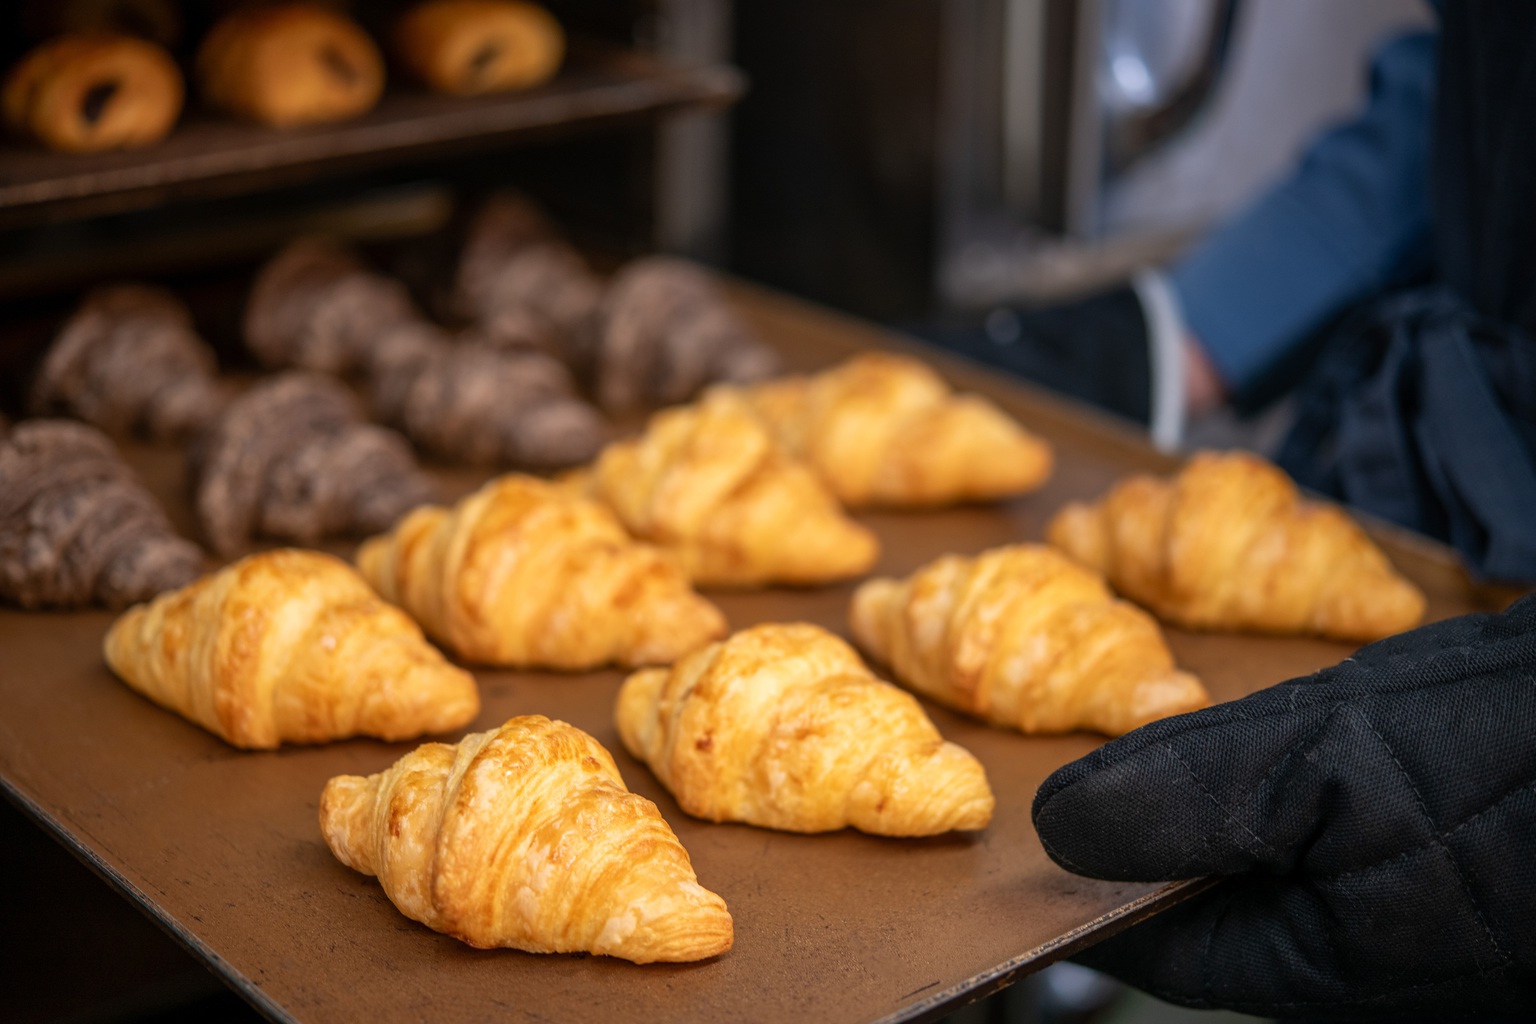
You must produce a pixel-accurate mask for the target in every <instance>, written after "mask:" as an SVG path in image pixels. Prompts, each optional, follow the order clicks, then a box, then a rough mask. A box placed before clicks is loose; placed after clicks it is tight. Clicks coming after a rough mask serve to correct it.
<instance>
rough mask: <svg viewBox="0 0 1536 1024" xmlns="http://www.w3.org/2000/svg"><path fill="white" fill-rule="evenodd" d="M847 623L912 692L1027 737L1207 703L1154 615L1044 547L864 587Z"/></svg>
mask: <svg viewBox="0 0 1536 1024" xmlns="http://www.w3.org/2000/svg"><path fill="white" fill-rule="evenodd" d="M848 617H849V625H850V628H851V629H852V631H853V635H854V638H855V639H856V640H857V642H858V644H859V646H860V647H862V648H863V649H864V650H866V651H868V652H869V653H870V654H872V655H873V656H874V657H876V658H878V659H879V660H881V661H883V662H884V663H886V664H887V665H889V666H891V669H892V670H893V671H894V672H895V674H896V678H898V679H900V680H901V681H902V682H904V683H906V684H907V685H908V686H911V687H912V688H913V689H915V690H917V691H919V692H921V693H923V694H925V695H926V696H929V697H932V698H933V699H934V700H937V701H939V702H940V703H941V704H945V705H948V706H949V707H952V708H955V709H957V710H960V711H963V712H966V713H967V714H971V715H974V716H976V717H978V718H981V719H984V720H986V721H988V722H991V723H992V724H994V725H1001V726H1006V727H1010V728H1015V729H1018V730H1020V731H1021V732H1026V733H1057V732H1070V731H1073V730H1076V729H1092V730H1094V731H1097V732H1102V733H1105V734H1107V735H1111V736H1117V735H1120V734H1122V733H1126V732H1129V731H1131V730H1132V729H1135V728H1137V727H1139V726H1142V725H1145V724H1146V723H1148V722H1150V721H1153V720H1155V719H1158V718H1164V717H1167V716H1169V715H1175V714H1181V713H1183V712H1186V711H1194V710H1196V709H1198V708H1202V707H1205V706H1206V705H1207V704H1209V703H1210V695H1209V694H1208V693H1207V692H1206V690H1205V687H1203V686H1202V685H1201V684H1200V681H1199V680H1198V679H1196V678H1195V677H1194V676H1192V675H1190V674H1189V673H1187V672H1181V671H1179V670H1178V669H1176V668H1175V667H1174V664H1173V656H1172V654H1171V653H1170V652H1169V650H1168V645H1167V643H1166V642H1165V641H1164V640H1163V636H1162V633H1161V631H1160V630H1159V629H1158V627H1157V623H1156V622H1155V621H1154V620H1153V619H1152V617H1151V616H1149V615H1147V614H1146V613H1145V612H1143V611H1142V610H1141V609H1139V608H1137V607H1135V606H1134V605H1131V604H1129V603H1127V602H1125V601H1120V600H1116V599H1115V598H1114V596H1113V595H1112V594H1111V593H1110V592H1109V588H1108V587H1107V586H1105V584H1104V582H1103V580H1102V579H1100V578H1099V576H1098V575H1097V574H1096V573H1094V572H1093V571H1091V570H1089V569H1085V568H1083V567H1082V566H1079V565H1077V564H1075V563H1073V562H1072V561H1071V560H1070V559H1068V558H1067V557H1066V556H1065V555H1062V554H1060V553H1059V552H1057V551H1054V550H1052V549H1051V548H1048V547H1045V546H1043V545H1038V544H1020V545H1011V546H1008V547H1002V548H995V549H993V550H991V551H986V552H983V553H982V554H980V555H977V556H976V557H974V558H966V557H963V556H959V555H946V556H944V557H943V558H939V559H937V560H935V561H933V562H930V563H929V564H928V565H926V566H924V567H923V568H921V569H919V570H918V571H917V572H916V573H914V574H913V575H912V576H910V577H908V578H907V579H904V580H894V579H873V580H869V581H867V582H866V583H864V584H863V585H862V586H860V587H859V589H858V590H857V591H855V593H854V595H853V602H852V604H851V606H850V608H849V616H848Z"/></svg>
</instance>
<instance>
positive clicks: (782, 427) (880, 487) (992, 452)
mask: <svg viewBox="0 0 1536 1024" xmlns="http://www.w3.org/2000/svg"><path fill="white" fill-rule="evenodd" d="M745 392H746V395H747V398H748V401H750V402H751V404H752V406H753V408H754V409H756V410H757V412H758V413H759V414H760V415H762V416H763V418H764V419H766V420H767V421H768V423H769V424H770V425H771V426H772V427H773V430H774V433H775V434H777V435H778V438H779V441H780V443H782V444H783V445H784V447H785V448H786V449H787V450H788V451H789V453H790V454H791V455H793V456H795V457H796V458H799V459H803V460H804V461H805V462H806V463H807V464H809V465H810V467H811V468H812V469H814V470H816V472H817V473H818V474H819V475H820V476H821V478H822V480H823V481H825V482H826V484H827V486H828V487H830V488H831V489H832V493H834V494H836V495H837V497H838V500H840V501H841V502H842V503H843V504H845V505H847V506H849V507H852V508H857V507H861V506H867V505H884V506H893V507H912V506H931V505H949V504H954V503H956V502H961V501H986V500H990V499H995V498H1006V497H1011V496H1013V495H1016V494H1023V493H1026V492H1028V491H1032V490H1034V489H1036V488H1037V487H1039V486H1040V485H1042V484H1043V483H1045V481H1046V478H1047V477H1049V476H1050V475H1051V449H1050V446H1049V445H1047V444H1046V443H1045V442H1044V441H1042V440H1040V439H1039V438H1038V437H1035V436H1034V435H1033V434H1031V433H1029V432H1028V431H1027V430H1025V429H1024V428H1023V427H1021V426H1019V424H1018V423H1016V422H1015V421H1014V420H1013V419H1012V418H1010V417H1009V416H1008V415H1007V414H1005V413H1004V412H1003V411H1002V410H1000V409H998V408H997V406H995V405H993V404H992V403H991V402H989V401H987V400H986V399H985V398H982V397H980V396H979V395H957V394H955V393H954V392H953V391H952V390H951V389H950V387H949V385H948V384H946V383H945V382H944V379H943V378H942V377H940V376H939V375H938V374H937V373H935V372H934V371H933V370H932V369H930V368H929V367H928V366H926V365H925V364H923V363H922V362H920V361H918V360H916V359H912V358H910V357H907V356H899V355H895V354H894V353H888V352H865V353H862V354H860V355H857V356H854V357H853V358H852V359H849V360H847V361H846V362H843V363H842V364H840V365H838V366H835V367H833V368H832V369H830V370H826V371H824V372H822V373H818V374H815V375H814V376H810V377H788V378H784V379H782V380H774V381H768V382H766V383H763V384H758V385H755V386H753V387H750V388H747V389H745Z"/></svg>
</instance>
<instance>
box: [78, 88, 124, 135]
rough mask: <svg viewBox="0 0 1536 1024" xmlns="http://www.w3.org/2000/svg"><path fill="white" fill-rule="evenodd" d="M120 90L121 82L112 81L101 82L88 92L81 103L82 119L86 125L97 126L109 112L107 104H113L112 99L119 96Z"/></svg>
mask: <svg viewBox="0 0 1536 1024" xmlns="http://www.w3.org/2000/svg"><path fill="white" fill-rule="evenodd" d="M120 88H122V83H121V82H118V81H111V82H101V83H99V84H97V85H93V86H91V87H90V88H89V89H87V90H86V93H85V97H84V98H83V99H82V100H81V101H80V117H81V118H82V119H83V120H84V121H85V123H86V124H95V123H96V122H97V121H100V120H101V115H102V114H104V113H106V111H107V104H108V103H111V102H112V97H113V96H116V95H117V90H118V89H120Z"/></svg>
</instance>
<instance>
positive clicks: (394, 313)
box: [245, 238, 420, 374]
mask: <svg viewBox="0 0 1536 1024" xmlns="http://www.w3.org/2000/svg"><path fill="white" fill-rule="evenodd" d="M419 319H420V314H419V313H418V312H417V310H416V306H415V304H414V303H413V302H412V301H411V297H410V294H409V293H408V292H407V291H406V289H405V286H404V285H402V284H400V283H399V282H398V281H394V280H391V279H390V278H387V277H384V276H383V275H380V274H374V273H370V272H369V271H368V270H367V269H366V268H365V267H364V266H363V265H362V263H360V262H359V261H358V260H357V258H356V257H354V256H353V255H352V254H351V253H350V252H349V251H347V249H345V248H344V247H343V246H341V245H339V244H338V243H336V242H333V241H331V240H329V239H324V238H301V239H299V240H298V241H296V242H293V243H291V244H290V245H288V246H287V247H286V248H285V249H283V250H282V252H280V253H278V254H277V255H276V256H274V257H273V258H272V259H271V260H269V261H268V262H267V264H266V265H265V266H263V267H262V268H261V270H260V271H259V272H258V273H257V275H256V280H255V282H254V283H253V284H252V285H251V294H250V298H249V299H248V300H247V301H246V305H245V342H246V345H247V346H249V348H250V350H251V351H252V352H254V353H255V354H256V357H257V358H258V359H260V360H261V361H262V363H263V364H265V365H267V366H269V367H276V368H285V369H286V368H300V369H306V370H321V371H323V372H326V373H342V374H346V373H356V372H359V371H362V370H364V369H366V367H367V363H368V359H369V356H370V354H371V350H372V347H373V345H374V344H375V342H376V341H377V340H378V338H379V337H380V336H381V335H383V334H384V333H385V332H387V331H389V330H390V329H392V328H393V327H395V326H397V325H399V324H401V323H407V322H410V321H414V320H419Z"/></svg>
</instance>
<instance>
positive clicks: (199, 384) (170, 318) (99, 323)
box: [32, 284, 230, 441]
mask: <svg viewBox="0 0 1536 1024" xmlns="http://www.w3.org/2000/svg"><path fill="white" fill-rule="evenodd" d="M217 369H218V367H217V361H216V360H215V358H214V355H213V350H212V349H210V348H209V347H208V345H207V343H205V342H204V341H203V339H202V338H201V337H199V336H198V334H197V330H196V328H194V327H193V325H192V317H191V315H190V314H188V312H187V309H186V307H185V306H183V305H182V304H181V302H180V301H179V300H178V299H177V298H176V297H175V296H174V295H172V294H171V293H170V292H168V291H165V290H164V289H161V288H151V287H148V286H145V285H132V284H128V285H114V286H110V287H105V288H98V289H96V290H95V291H93V292H91V293H90V294H89V295H87V296H86V298H85V301H84V302H83V303H82V304H81V306H80V308H79V309H78V310H76V311H75V313H74V315H72V316H71V317H70V318H69V320H68V321H66V322H65V324H64V326H63V328H62V329H61V330H60V331H59V334H58V337H56V338H55V339H54V342H53V346H52V347H51V348H50V349H49V350H48V354H47V356H46V357H45V358H44V360H43V364H42V367H41V368H40V369H39V370H38V373H37V378H36V379H35V381H34V382H33V386H32V411H33V412H34V413H35V414H36V415H39V416H49V415H55V414H59V413H68V414H69V415H72V416H77V417H79V418H80V419H83V420H85V421H86V422H87V423H92V424H94V425H96V426H98V427H100V428H102V429H103V430H107V431H111V432H113V433H128V432H130V431H131V432H133V433H136V434H138V435H140V436H142V437H146V438H148V439H149V440H152V441H174V440H180V439H183V438H186V437H189V436H191V435H192V434H193V433H195V432H196V431H197V430H199V429H200V428H202V427H203V426H204V425H205V424H207V423H208V422H209V421H210V420H211V419H213V418H214V417H215V416H217V415H218V413H219V411H220V410H221V409H222V408H223V407H224V406H225V405H226V404H227V403H228V401H229V397H230V396H229V394H228V391H227V389H226V388H225V386H224V385H223V384H221V383H220V382H219V380H218V377H217Z"/></svg>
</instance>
